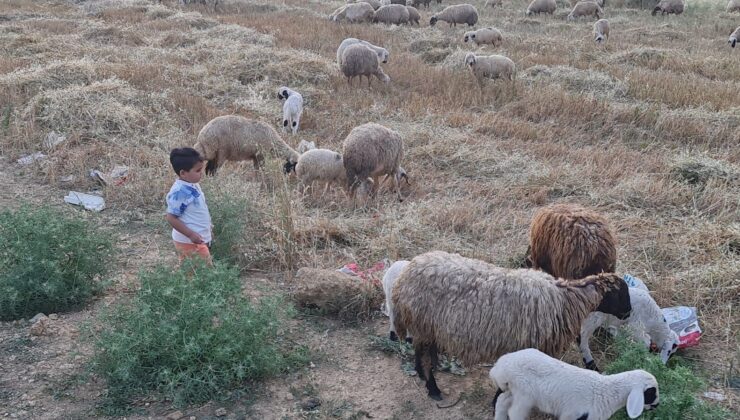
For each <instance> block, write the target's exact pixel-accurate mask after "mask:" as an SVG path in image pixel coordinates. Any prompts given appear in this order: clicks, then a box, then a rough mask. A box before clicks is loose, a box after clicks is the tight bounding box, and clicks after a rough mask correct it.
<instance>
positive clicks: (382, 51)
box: [337, 38, 390, 68]
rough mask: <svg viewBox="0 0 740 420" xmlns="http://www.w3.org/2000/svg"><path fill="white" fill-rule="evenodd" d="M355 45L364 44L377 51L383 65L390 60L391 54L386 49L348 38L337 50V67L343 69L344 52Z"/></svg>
mask: <svg viewBox="0 0 740 420" xmlns="http://www.w3.org/2000/svg"><path fill="white" fill-rule="evenodd" d="M355 44H362V45H364V46H366V47H368V48H370V49H371V50H373V51H375V53H377V54H378V60H380V62H382V63H383V64H385V63H387V62H388V59H389V58H390V53H389V52H388V50H386V49H385V48H382V47H378V46H375V45H373V44H371V43H369V42H367V41H363V40H361V39H357V38H346V39H345V40H344V41H342V43H341V44H339V48H337V65H339V67H340V68H341V67H342V55H344V50H346V49H347V47H349V46H350V45H355Z"/></svg>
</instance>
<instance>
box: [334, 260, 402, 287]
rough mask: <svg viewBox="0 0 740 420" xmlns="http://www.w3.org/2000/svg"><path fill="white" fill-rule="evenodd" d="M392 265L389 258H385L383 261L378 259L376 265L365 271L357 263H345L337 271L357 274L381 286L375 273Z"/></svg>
mask: <svg viewBox="0 0 740 420" xmlns="http://www.w3.org/2000/svg"><path fill="white" fill-rule="evenodd" d="M390 265H391V261H390V260H389V259H388V258H384V259H383V261H378V262H377V263H375V265H373V266H372V267H370V268H368V269H367V270H365V271H362V270H361V269H360V267H359V266H358V265H357V264H356V263H349V264H345V265H344V266H343V267H342V268H339V269H337V271H339V272H340V273H344V274H348V275H350V276H357V277H359V278H361V279H362V280H365V281H368V280H369V281H372V282H373V284H375V285H377V286H380V279H379V278H378V276H376V275H375V273H378V272H382V271H384V270H385V269H387V268H388V267H390Z"/></svg>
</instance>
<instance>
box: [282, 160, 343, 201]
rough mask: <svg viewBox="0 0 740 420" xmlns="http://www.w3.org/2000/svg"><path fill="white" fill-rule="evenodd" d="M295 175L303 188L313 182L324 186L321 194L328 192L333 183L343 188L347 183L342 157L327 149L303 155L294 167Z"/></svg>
mask: <svg viewBox="0 0 740 420" xmlns="http://www.w3.org/2000/svg"><path fill="white" fill-rule="evenodd" d="M295 174H296V176H297V177H298V179H299V180H300V181H301V184H302V185H303V188H305V187H308V186H312V185H313V184H314V182H316V181H318V182H323V183H324V184H325V187H324V192H323V194H324V195H326V193H327V192H328V191H329V186H330V185H331V184H333V183H336V184H338V185H340V186H341V187H344V186H345V185H346V183H347V172H346V171H345V170H344V161H343V160H342V155H341V154H339V153H337V152H335V151H333V150H327V149H312V150H309V151H307V152H305V153H303V154H302V155H301V156H300V157H299V158H298V162H297V163H296V166H295Z"/></svg>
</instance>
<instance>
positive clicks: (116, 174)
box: [90, 165, 128, 187]
mask: <svg viewBox="0 0 740 420" xmlns="http://www.w3.org/2000/svg"><path fill="white" fill-rule="evenodd" d="M90 178H92V179H94V180H96V181H98V183H99V184H100V185H102V186H104V187H107V186H108V185H110V184H111V183H112V184H114V185H122V184H123V183H124V182H126V180H127V179H128V166H124V165H116V166H115V167H113V169H112V170H111V171H110V173H108V174H105V173H103V172H101V171H99V170H97V169H93V170H92V171H90Z"/></svg>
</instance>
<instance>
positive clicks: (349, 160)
mask: <svg viewBox="0 0 740 420" xmlns="http://www.w3.org/2000/svg"><path fill="white" fill-rule="evenodd" d="M342 155H343V156H344V169H346V171H347V183H348V189H349V192H350V196H354V195H355V194H356V193H357V189H358V188H360V190H361V191H370V190H372V189H371V188H370V185H369V184H368V181H367V178H368V177H372V178H373V184H372V185H379V184H378V177H380V176H381V175H390V176H391V179H392V180H393V186H394V188H395V190H396V194H397V196H398V200H399V201H403V198H401V188H400V186H399V178H400V176H399V175H398V174H399V173H400V168H401V159H403V140H401V136H400V135H399V134H398V133H397V132H395V131H393V130H391V129H389V128H386V127H383V126H382V125H380V124H375V123H366V124H363V125H360V126H358V127H355V128H353V129H352V131H350V133H349V134H348V135H347V138H345V139H344V143H343V147H342Z"/></svg>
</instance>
